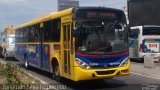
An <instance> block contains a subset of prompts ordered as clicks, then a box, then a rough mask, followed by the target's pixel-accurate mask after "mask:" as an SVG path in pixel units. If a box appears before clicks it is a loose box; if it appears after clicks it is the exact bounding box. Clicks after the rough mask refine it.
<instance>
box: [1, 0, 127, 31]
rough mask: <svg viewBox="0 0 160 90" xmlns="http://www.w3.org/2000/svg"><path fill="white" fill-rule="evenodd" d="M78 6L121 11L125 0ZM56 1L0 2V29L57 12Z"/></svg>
mask: <svg viewBox="0 0 160 90" xmlns="http://www.w3.org/2000/svg"><path fill="white" fill-rule="evenodd" d="M79 3H80V6H105V7H112V8H118V9H122V7H124V6H126V4H127V0H79ZM57 7H58V6H57V0H0V29H1V30H2V29H4V28H5V27H6V26H8V25H14V26H15V25H19V24H22V23H25V22H27V21H30V20H32V19H34V18H37V17H40V16H42V15H45V14H48V13H50V12H53V11H57Z"/></svg>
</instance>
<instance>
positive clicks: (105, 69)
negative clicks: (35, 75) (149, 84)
mask: <svg viewBox="0 0 160 90" xmlns="http://www.w3.org/2000/svg"><path fill="white" fill-rule="evenodd" d="M14 30H15V34H16V35H15V41H16V43H15V49H16V50H15V58H16V59H18V60H19V61H20V62H22V63H23V64H24V66H25V67H26V68H29V66H32V67H36V68H39V69H41V70H45V71H48V72H50V73H52V74H53V78H54V79H55V80H57V81H59V80H60V79H61V77H63V78H67V79H70V80H73V81H80V80H92V79H105V78H113V77H117V76H128V75H129V71H130V60H129V58H128V56H129V53H128V50H129V44H128V31H127V29H126V18H125V14H124V12H123V11H122V10H118V9H112V8H105V7H77V8H69V9H66V10H63V11H59V12H53V13H50V14H48V15H45V16H42V17H40V18H37V19H35V20H32V21H30V22H27V23H24V24H22V25H18V26H16V27H15V28H14Z"/></svg>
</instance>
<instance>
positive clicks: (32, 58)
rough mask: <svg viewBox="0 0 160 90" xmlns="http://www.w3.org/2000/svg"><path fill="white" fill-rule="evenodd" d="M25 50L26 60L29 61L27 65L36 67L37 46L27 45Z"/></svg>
mask: <svg viewBox="0 0 160 90" xmlns="http://www.w3.org/2000/svg"><path fill="white" fill-rule="evenodd" d="M27 49H28V52H27V58H28V60H29V64H31V65H32V66H35V67H38V44H28V45H27Z"/></svg>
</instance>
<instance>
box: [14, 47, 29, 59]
mask: <svg viewBox="0 0 160 90" xmlns="http://www.w3.org/2000/svg"><path fill="white" fill-rule="evenodd" d="M15 48H16V50H15V58H16V59H18V60H19V61H21V62H23V61H24V60H23V59H24V54H25V53H26V45H25V44H16V46H15Z"/></svg>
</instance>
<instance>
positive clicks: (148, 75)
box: [130, 72, 160, 80]
mask: <svg viewBox="0 0 160 90" xmlns="http://www.w3.org/2000/svg"><path fill="white" fill-rule="evenodd" d="M130 73H132V74H136V75H139V76H143V77H148V78H153V79H157V80H160V78H158V77H153V76H149V75H144V74H140V73H135V72H130Z"/></svg>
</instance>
